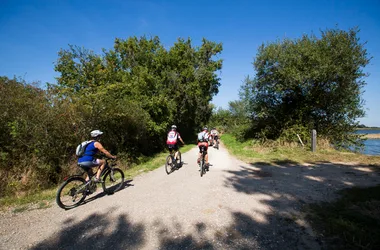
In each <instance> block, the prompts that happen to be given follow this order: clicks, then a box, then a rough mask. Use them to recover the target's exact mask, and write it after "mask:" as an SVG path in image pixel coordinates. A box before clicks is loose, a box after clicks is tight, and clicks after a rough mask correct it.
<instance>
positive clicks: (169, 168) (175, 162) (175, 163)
mask: <svg viewBox="0 0 380 250" xmlns="http://www.w3.org/2000/svg"><path fill="white" fill-rule="evenodd" d="M177 152H178V156H177V159H175V150H171V151H170V153H169V155H168V157H166V163H165V171H166V173H167V174H171V173H172V172H173V171H175V170H177V169H179V168H180V167H181V166H182V157H181V152H180V151H179V150H178V151H177Z"/></svg>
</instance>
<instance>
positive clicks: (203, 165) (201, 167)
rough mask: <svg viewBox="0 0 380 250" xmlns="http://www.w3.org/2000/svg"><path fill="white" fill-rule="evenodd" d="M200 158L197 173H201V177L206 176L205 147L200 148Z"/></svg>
mask: <svg viewBox="0 0 380 250" xmlns="http://www.w3.org/2000/svg"><path fill="white" fill-rule="evenodd" d="M200 150H201V154H202V158H201V159H200V161H199V171H200V172H201V177H202V176H203V175H204V174H206V161H205V156H206V154H207V151H206V150H205V146H201V147H200Z"/></svg>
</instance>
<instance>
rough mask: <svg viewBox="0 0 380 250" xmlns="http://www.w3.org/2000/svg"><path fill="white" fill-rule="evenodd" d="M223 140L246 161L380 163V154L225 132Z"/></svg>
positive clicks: (232, 151) (233, 152) (231, 151)
mask: <svg viewBox="0 0 380 250" xmlns="http://www.w3.org/2000/svg"><path fill="white" fill-rule="evenodd" d="M221 139H222V141H223V143H224V145H225V146H226V148H227V149H228V150H229V151H230V153H231V154H233V155H235V156H236V157H237V158H239V159H241V160H243V161H245V162H251V163H252V162H258V161H260V162H267V163H273V162H279V161H280V162H282V161H284V162H286V161H289V162H295V163H315V162H321V161H329V162H349V163H357V164H365V165H379V163H380V156H369V155H363V154H358V153H352V152H342V151H337V150H335V149H333V148H329V147H326V146H324V147H318V146H317V152H311V150H310V148H309V147H305V148H303V147H301V146H289V145H282V146H281V145H275V144H264V145H262V144H259V143H258V142H257V141H255V140H249V141H245V142H239V141H237V140H236V138H235V137H234V136H232V135H231V134H224V135H223V136H222V138H221Z"/></svg>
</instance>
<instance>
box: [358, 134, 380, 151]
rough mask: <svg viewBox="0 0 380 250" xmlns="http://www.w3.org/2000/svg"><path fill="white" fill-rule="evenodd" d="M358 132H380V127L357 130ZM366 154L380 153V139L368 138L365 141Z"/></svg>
mask: <svg viewBox="0 0 380 250" xmlns="http://www.w3.org/2000/svg"><path fill="white" fill-rule="evenodd" d="M356 133H358V134H380V129H377V130H365V129H363V130H357V131H356ZM362 153H363V154H366V155H380V139H367V140H365V141H364V150H363V152H362Z"/></svg>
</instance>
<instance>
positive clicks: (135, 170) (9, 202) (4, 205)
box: [0, 144, 195, 213]
mask: <svg viewBox="0 0 380 250" xmlns="http://www.w3.org/2000/svg"><path fill="white" fill-rule="evenodd" d="M193 147H195V144H188V145H185V146H183V147H181V148H180V151H181V153H182V154H183V153H185V152H187V151H189V150H190V149H192V148H193ZM167 156H168V152H163V153H159V154H156V155H154V156H152V157H140V158H139V163H138V164H136V163H133V164H130V165H129V166H128V167H125V168H126V169H125V168H124V167H123V165H125V166H126V165H127V164H119V165H118V167H120V168H121V169H123V171H124V174H125V179H126V180H128V179H131V178H133V177H135V176H137V175H139V174H142V173H145V172H149V171H152V170H154V169H156V168H159V167H161V166H162V165H164V164H165V160H166V157H167ZM59 185H61V184H59ZM59 185H58V186H59ZM58 186H57V187H55V188H51V189H47V190H42V191H37V192H33V193H29V194H25V195H21V196H6V197H1V198H0V210H6V209H11V210H12V211H13V212H14V213H17V212H22V211H25V210H30V208H32V209H36V208H37V209H42V208H47V207H50V206H51V205H52V204H53V203H54V202H55V201H54V199H55V195H56V192H57V189H58Z"/></svg>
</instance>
